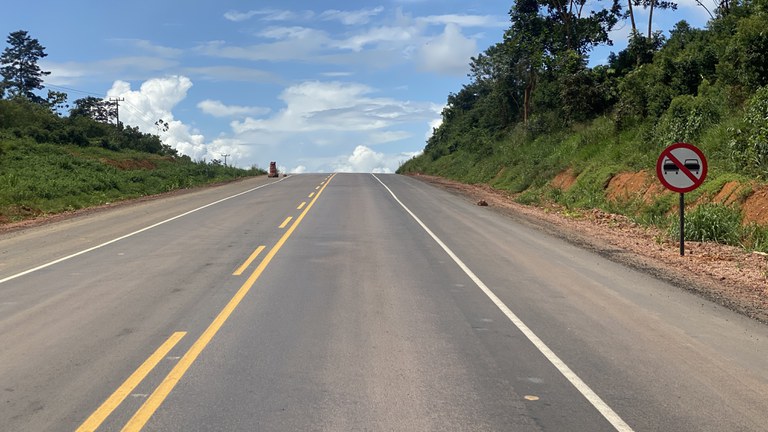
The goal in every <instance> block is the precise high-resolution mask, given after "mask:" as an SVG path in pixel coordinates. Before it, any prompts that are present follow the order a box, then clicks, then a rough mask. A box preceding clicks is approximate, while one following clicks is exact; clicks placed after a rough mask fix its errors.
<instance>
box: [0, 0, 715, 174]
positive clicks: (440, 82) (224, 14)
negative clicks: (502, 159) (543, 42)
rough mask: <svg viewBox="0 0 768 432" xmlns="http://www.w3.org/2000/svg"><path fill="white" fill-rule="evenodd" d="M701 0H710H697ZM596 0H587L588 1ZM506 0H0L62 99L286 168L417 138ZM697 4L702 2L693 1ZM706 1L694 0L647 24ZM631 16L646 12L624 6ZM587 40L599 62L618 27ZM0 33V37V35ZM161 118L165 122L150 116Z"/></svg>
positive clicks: (181, 145)
mask: <svg viewBox="0 0 768 432" xmlns="http://www.w3.org/2000/svg"><path fill="white" fill-rule="evenodd" d="M707 1H708V0H704V3H705V4H707V5H708V3H707ZM709 1H714V0H709ZM596 4H600V3H596ZM510 6H511V2H509V1H496V0H461V1H454V0H440V1H436V0H434V1H433V0H389V1H385V0H382V1H358V2H342V1H331V0H324V1H313V2H309V1H292V0H283V1H272V0H266V1H250V2H249V1H228V0H221V1H216V2H207V1H205V2H203V1H201V2H190V1H162V0H153V1H147V0H134V1H131V2H119V3H114V2H109V1H102V2H95V1H80V0H70V1H65V2H63V1H58V0H56V1H53V0H49V1H36V2H34V1H33V2H30V3H26V2H7V4H5V5H3V13H2V15H0V33H2V35H3V40H4V38H5V36H7V34H8V33H10V32H12V31H16V30H27V31H28V32H29V33H30V35H31V36H32V37H34V38H36V39H38V40H39V41H40V43H41V44H42V45H43V46H45V47H46V52H47V53H48V57H46V58H45V59H44V60H43V61H41V66H42V68H43V69H44V70H48V71H51V72H52V74H51V75H50V76H48V77H47V78H46V83H47V84H49V85H50V86H51V87H50V88H52V89H54V90H59V91H61V90H62V89H66V91H67V92H68V93H69V95H70V101H72V100H75V99H78V98H81V97H85V96H97V97H122V98H125V102H123V103H122V104H121V106H120V119H121V121H123V122H124V123H126V124H130V125H133V126H138V127H139V128H140V129H141V130H143V131H144V132H150V133H157V134H159V135H160V136H161V138H162V139H163V140H164V142H166V143H167V144H170V145H172V146H174V147H175V148H177V149H178V150H179V151H180V152H182V153H184V154H187V155H189V156H191V157H192V158H194V159H206V160H211V159H214V158H216V159H221V160H223V159H224V157H223V156H222V155H224V154H227V155H229V156H228V157H227V159H228V160H227V162H228V163H230V164H234V165H236V166H240V167H243V168H247V167H250V166H253V165H258V166H260V167H266V166H268V164H269V161H272V160H274V161H277V162H278V165H279V166H281V167H282V168H283V169H284V170H287V171H292V172H330V171H356V172H391V171H394V170H395V169H396V168H397V166H398V165H399V163H400V162H402V161H405V160H407V159H408V158H410V157H411V156H413V155H414V154H416V153H417V152H419V151H421V150H422V149H423V148H424V144H425V140H426V138H427V136H428V134H430V133H431V130H432V127H433V126H436V125H438V124H439V120H440V111H441V110H442V108H443V106H444V104H445V101H446V98H447V96H448V94H449V93H450V92H457V91H458V90H460V89H461V86H462V85H463V84H465V83H467V82H468V78H467V76H466V74H467V72H468V66H467V65H468V63H469V60H470V57H472V56H474V55H477V53H479V52H482V51H483V50H485V49H486V48H487V47H488V46H490V45H492V44H494V43H496V42H498V41H500V40H501V37H502V34H503V32H504V30H505V29H506V28H507V27H508V15H507V12H508V10H509V8H510ZM708 6H709V5H708ZM707 18H708V15H707V14H706V12H705V11H704V9H702V8H701V7H698V6H696V4H695V2H694V0H685V1H684V2H680V7H679V9H678V10H677V11H657V12H656V13H655V17H654V20H655V26H654V27H655V28H656V29H660V30H668V29H669V28H670V27H671V26H672V25H673V24H674V23H675V22H677V21H680V20H682V19H685V20H687V21H688V22H689V23H691V24H692V25H694V26H696V27H702V26H704V24H705V23H706V19H707ZM638 21H639V23H638V26H639V27H640V28H643V29H644V28H646V27H647V15H646V14H645V12H644V11H640V12H639V13H638ZM628 27H629V25H628V24H626V25H620V28H618V29H617V30H616V31H615V32H614V34H613V39H614V41H615V45H614V47H608V48H601V49H598V50H596V51H595V52H593V53H592V57H591V62H592V63H593V64H597V63H603V62H605V61H606V59H607V57H608V53H609V52H610V51H618V50H620V49H621V48H623V47H624V46H625V45H626V43H625V40H626V37H627V34H628V33H629V31H628ZM4 46H5V45H4V44H3V47H4ZM161 118H162V119H163V120H165V121H168V122H169V124H170V127H169V129H168V130H167V131H160V130H158V129H157V127H156V126H155V125H154V123H155V121H157V120H158V119H161Z"/></svg>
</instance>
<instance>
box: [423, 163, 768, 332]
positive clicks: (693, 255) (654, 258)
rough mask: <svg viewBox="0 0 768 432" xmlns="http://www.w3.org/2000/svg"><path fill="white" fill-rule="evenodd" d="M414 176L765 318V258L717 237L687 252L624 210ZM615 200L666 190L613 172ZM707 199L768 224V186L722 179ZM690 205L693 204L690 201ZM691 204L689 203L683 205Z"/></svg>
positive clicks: (640, 176)
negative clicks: (539, 200) (519, 197)
mask: <svg viewBox="0 0 768 432" xmlns="http://www.w3.org/2000/svg"><path fill="white" fill-rule="evenodd" d="M413 177H414V178H416V179H419V180H422V181H425V182H427V183H430V184H433V185H436V186H439V187H441V188H443V189H446V190H448V191H451V192H454V193H456V194H458V195H460V196H462V197H465V198H466V199H469V200H471V201H473V202H476V203H479V202H481V201H485V202H486V203H488V205H489V206H490V207H492V208H494V209H496V210H498V211H501V212H503V213H504V214H506V215H508V216H510V217H512V218H514V219H516V220H518V221H521V222H523V223H526V224H528V225H532V226H535V227H537V228H539V229H542V230H545V231H547V232H549V233H551V234H554V235H557V236H559V237H562V238H564V239H566V240H568V241H570V242H572V243H575V244H578V245H579V246H581V247H584V248H587V249H590V250H593V251H595V252H597V253H599V254H601V255H603V256H606V257H607V258H609V259H611V260H613V261H617V262H621V263H624V264H627V265H630V266H632V267H635V268H638V269H641V270H642V271H645V272H648V273H651V274H653V275H655V276H657V277H659V278H661V279H664V280H667V281H669V282H671V283H672V284H674V285H676V286H679V287H681V288H684V289H686V290H689V291H692V292H695V293H697V294H699V295H701V296H703V297H705V298H707V299H709V300H712V301H714V302H716V303H718V304H721V305H723V306H726V307H728V308H730V309H733V310H735V311H737V312H740V313H742V314H744V315H747V316H749V317H751V318H754V319H756V320H759V321H761V322H763V323H768V256H766V255H765V254H762V253H755V252H749V251H746V250H744V249H742V248H739V247H734V246H727V245H722V244H717V243H713V242H693V241H686V242H685V253H686V254H685V256H683V257H681V256H680V251H679V244H677V243H676V242H674V241H673V240H671V237H670V236H669V234H668V233H666V232H664V231H662V230H661V229H659V228H656V227H649V226H641V225H639V224H637V223H635V222H633V221H632V220H631V219H629V218H628V217H626V216H622V215H617V214H611V213H607V212H604V211H601V210H584V211H574V210H570V209H566V208H564V207H563V206H560V205H556V204H552V203H548V204H542V205H541V206H530V205H523V204H520V203H518V202H516V201H515V196H513V195H512V194H509V193H507V192H504V191H500V190H497V189H493V188H491V187H490V186H488V185H485V184H474V185H469V184H464V183H459V182H456V181H453V180H448V179H445V178H441V177H435V176H429V175H422V174H416V175H413ZM575 182H576V176H575V175H574V173H573V172H572V171H570V170H567V171H564V172H562V173H560V174H559V175H558V176H557V177H555V178H554V179H553V180H552V182H551V186H552V187H553V188H557V189H560V190H567V189H568V188H570V187H571V186H572V185H573V184H575ZM605 191H606V197H607V198H608V199H610V200H612V201H614V202H619V203H621V202H629V201H631V200H636V199H644V200H648V202H651V201H652V199H653V198H654V197H657V196H659V194H666V193H670V194H671V193H672V192H670V191H667V190H665V189H664V188H663V186H661V185H660V184H659V182H658V180H656V178H655V176H652V175H651V174H649V173H648V172H647V171H641V172H638V173H623V174H618V175H615V176H613V177H612V178H611V180H610V181H609V182H608V184H607V185H606V189H605ZM709 201H710V202H717V203H724V204H728V205H730V204H739V205H740V207H741V208H742V212H743V214H744V220H745V223H751V222H754V223H759V224H768V187H763V188H757V189H754V188H753V186H752V185H744V184H741V183H737V182H728V183H725V184H724V185H723V186H722V187H721V188H720V190H719V191H718V192H717V193H716V194H715V196H714V197H710V199H709ZM691 205H692V206H695V205H696V202H693V203H691ZM686 207H687V206H686Z"/></svg>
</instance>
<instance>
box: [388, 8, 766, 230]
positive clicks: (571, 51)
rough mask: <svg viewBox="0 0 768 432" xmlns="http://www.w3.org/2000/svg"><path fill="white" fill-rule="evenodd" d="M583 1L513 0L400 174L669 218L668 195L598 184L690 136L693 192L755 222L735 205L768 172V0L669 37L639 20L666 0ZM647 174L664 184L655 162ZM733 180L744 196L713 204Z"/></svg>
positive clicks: (717, 211) (641, 166) (529, 199)
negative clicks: (604, 51) (605, 55)
mask: <svg viewBox="0 0 768 432" xmlns="http://www.w3.org/2000/svg"><path fill="white" fill-rule="evenodd" d="M599 3H605V2H598V4H599ZM585 5H587V3H586V1H585V0H572V1H570V2H565V3H563V2H560V1H558V0H517V1H515V2H514V5H513V6H512V8H511V9H510V11H509V16H510V26H509V28H508V29H507V30H506V31H505V32H504V33H503V36H502V39H501V41H500V42H498V43H496V44H495V45H493V46H490V47H489V48H487V49H486V50H485V51H483V52H482V53H479V54H478V55H477V56H476V57H474V58H472V61H471V64H470V70H471V73H470V75H469V78H470V80H469V83H468V84H466V85H464V86H463V88H461V89H460V90H459V91H458V92H456V93H451V94H450V95H449V96H448V98H447V104H446V106H445V108H444V109H443V111H442V124H441V125H440V126H439V127H438V128H436V129H435V130H434V133H433V134H432V136H431V137H430V138H429V139H428V141H427V143H426V147H425V148H424V151H423V153H422V154H421V155H419V156H417V157H415V158H413V159H411V160H409V161H407V162H406V163H404V164H403V165H402V166H401V167H400V169H399V170H398V172H400V173H427V174H435V175H440V176H444V177H449V178H452V179H455V180H460V181H463V182H468V183H488V184H490V185H491V186H493V187H495V188H497V189H502V190H505V191H509V192H511V193H513V194H514V196H515V197H516V199H517V200H518V201H520V202H523V203H533V204H536V203H541V202H543V201H547V202H555V203H557V204H559V205H563V206H565V207H567V208H601V209H605V210H609V211H612V212H617V213H623V214H627V215H629V216H631V217H633V218H635V219H637V220H639V221H641V222H643V223H650V224H656V225H659V224H661V225H665V224H669V223H670V221H669V217H670V213H672V212H673V210H674V209H676V205H677V200H676V197H675V196H674V195H673V194H666V193H665V194H656V195H655V196H654V197H653V198H652V199H648V197H647V196H646V197H645V198H642V197H640V196H638V197H633V196H628V197H624V199H622V200H618V201H617V200H615V199H613V200H612V199H609V198H608V197H607V196H606V188H607V186H608V184H609V183H610V181H611V179H612V178H613V177H614V176H616V175H617V174H620V173H625V172H630V173H637V172H646V173H650V172H652V171H653V170H654V168H655V164H656V159H657V157H658V155H659V154H660V152H661V151H662V150H663V149H664V148H665V147H667V146H669V145H671V144H673V143H675V142H689V143H692V144H695V145H697V146H699V147H700V148H701V149H702V150H703V151H704V153H705V154H706V155H707V158H708V160H709V166H710V172H709V176H708V180H707V181H706V182H705V183H704V185H703V186H702V187H701V188H700V189H699V190H697V191H695V192H694V193H691V194H690V195H691V197H690V200H689V202H692V203H694V202H695V203H706V205H701V206H699V207H701V210H700V211H702V212H704V211H706V212H708V214H712V215H715V216H716V217H718V218H720V219H723V217H724V216H723V215H727V216H728V217H729V218H730V219H733V220H736V221H737V222H736V224H737V225H738V224H739V223H742V222H743V223H742V225H743V224H746V223H747V222H749V221H744V220H743V219H742V215H741V210H742V209H741V207H740V205H741V204H743V202H744V201H745V200H746V199H747V198H748V197H749V195H750V194H752V193H754V192H755V191H756V190H758V189H759V188H761V187H762V186H763V185H764V184H765V180H766V178H767V177H768V31H766V30H765V29H766V27H765V23H766V22H768V1H766V0H747V1H724V2H722V3H720V4H718V5H716V6H717V7H712V8H708V9H707V12H709V13H710V16H711V19H710V20H709V22H708V23H707V25H706V27H705V28H702V29H698V28H693V27H691V26H690V25H689V24H688V23H687V22H685V21H680V22H678V23H677V24H676V25H675V26H674V28H672V29H671V30H670V31H669V35H668V36H665V35H664V34H663V33H662V32H651V31H650V29H651V28H652V26H651V23H650V22H649V23H647V24H648V27H647V30H646V31H643V30H642V29H641V25H642V24H644V23H639V22H637V20H636V19H635V12H637V11H638V10H640V9H641V8H646V9H649V12H650V14H649V16H650V17H651V19H652V17H653V16H654V14H653V8H654V7H655V9H656V16H657V17H658V16H659V14H662V13H670V12H671V10H672V9H674V8H676V7H677V5H676V4H675V3H673V2H654V1H653V0H651V1H642V0H629V1H628V2H627V3H623V2H618V1H614V2H613V3H611V4H610V5H608V7H605V8H603V9H596V10H592V11H590V12H586V10H585ZM699 5H701V6H702V7H706V6H705V5H704V4H703V3H701V2H699ZM627 22H629V23H630V25H631V29H632V30H631V32H630V36H629V40H628V43H627V48H626V49H623V50H621V51H619V52H618V53H612V54H611V55H610V57H609V59H608V63H607V64H605V65H596V66H592V67H590V66H589V54H590V52H591V50H592V49H593V48H594V47H596V46H599V45H604V44H608V45H610V44H612V42H613V41H611V40H610V39H609V35H610V32H611V30H613V29H614V28H616V26H617V25H620V24H621V25H625V24H626V23H627ZM642 26H643V27H644V25H642ZM563 172H568V173H570V174H571V175H572V176H573V177H574V178H575V184H574V185H573V186H572V187H569V188H568V189H567V190H564V189H562V188H557V187H553V186H552V180H553V178H555V177H556V176H557V175H558V174H560V173H563ZM647 177H653V178H652V179H649V182H651V181H652V182H656V183H658V181H657V180H655V172H653V174H652V175H649V176H647ZM729 182H737V183H738V184H739V190H740V192H739V194H740V196H739V197H738V199H736V200H735V202H729V203H728V205H725V204H723V203H717V202H709V201H711V198H712V197H714V196H715V195H716V194H717V193H718V192H719V191H720V190H721V189H722V187H723V186H724V185H725V184H726V183H729ZM692 214H694V215H695V212H692ZM715 216H713V217H715ZM758 222H761V223H762V222H763V221H758ZM711 223H712V224H714V225H719V224H721V222H719V221H713V222H711ZM752 232H754V230H752ZM686 235H687V234H686ZM707 237H708V236H707V235H704V236H703V239H707ZM709 237H712V236H709ZM714 237H715V239H717V235H714ZM731 237H732V240H730V241H729V243H742V244H743V243H745V242H746V243H749V241H747V240H749V239H747V240H745V239H744V236H742V235H737V236H731ZM750 241H751V240H750ZM752 243H754V242H752Z"/></svg>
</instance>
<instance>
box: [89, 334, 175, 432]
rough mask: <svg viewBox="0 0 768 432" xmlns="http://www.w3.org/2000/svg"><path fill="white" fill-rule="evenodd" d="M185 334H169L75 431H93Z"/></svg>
mask: <svg viewBox="0 0 768 432" xmlns="http://www.w3.org/2000/svg"><path fill="white" fill-rule="evenodd" d="M185 334H187V333H186V332H176V333H174V334H172V335H171V337H169V338H168V340H166V341H165V342H164V343H163V344H162V345H160V347H159V348H158V349H157V350H156V351H155V352H154V353H153V354H152V355H151V356H149V358H148V359H147V360H145V361H144V363H143V364H142V365H141V366H139V368H138V369H136V371H135V372H134V373H132V374H131V376H129V377H128V379H127V380H125V382H124V383H123V384H122V385H121V386H120V387H118V388H117V390H115V392H114V393H112V395H111V396H110V397H108V398H107V400H105V401H104V403H103V404H101V406H100V407H99V408H98V409H96V411H94V412H93V414H91V416H90V417H88V418H87V419H86V420H85V421H84V422H83V424H82V425H80V427H79V428H77V431H76V432H85V431H89V432H90V431H94V430H96V428H98V427H99V426H100V425H101V423H103V422H104V420H105V419H106V418H107V417H108V416H109V415H110V414H111V413H112V411H114V410H115V408H117V407H118V405H120V404H121V403H122V402H123V400H125V398H126V397H127V396H128V395H129V394H131V392H132V391H133V389H135V388H136V386H138V385H139V383H141V382H142V381H143V380H144V378H146V377H147V375H148V374H149V372H150V371H152V369H154V368H155V366H157V364H158V363H160V360H162V359H163V358H164V357H165V356H166V355H168V353H169V352H170V351H171V349H173V347H174V346H176V344H177V343H178V342H179V341H180V340H181V338H183V337H184V335H185Z"/></svg>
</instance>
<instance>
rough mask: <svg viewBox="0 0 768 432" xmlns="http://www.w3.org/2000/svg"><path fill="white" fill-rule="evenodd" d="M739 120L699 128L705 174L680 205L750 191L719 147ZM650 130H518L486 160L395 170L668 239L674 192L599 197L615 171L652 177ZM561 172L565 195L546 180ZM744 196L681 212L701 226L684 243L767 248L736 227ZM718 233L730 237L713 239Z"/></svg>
mask: <svg viewBox="0 0 768 432" xmlns="http://www.w3.org/2000/svg"><path fill="white" fill-rule="evenodd" d="M742 115H743V113H742V112H734V113H731V114H728V115H725V116H723V118H722V119H721V120H720V121H719V122H717V123H715V124H711V125H709V126H708V127H707V128H705V129H704V130H703V131H702V133H701V136H700V138H699V139H698V140H696V141H695V142H693V144H695V145H697V146H698V147H699V148H701V149H702V150H703V151H704V153H705V155H706V156H707V159H708V162H709V173H708V176H707V180H706V181H705V183H704V184H703V185H702V187H700V188H699V189H697V190H695V191H693V192H690V193H688V194H686V201H687V202H688V203H697V204H702V203H707V202H709V201H710V200H711V199H712V198H713V197H714V196H715V195H716V194H717V192H719V191H720V189H721V188H722V186H723V185H724V184H725V183H727V182H729V181H738V182H741V183H744V184H749V185H751V187H755V186H757V185H758V183H757V179H756V178H754V177H751V176H747V175H745V174H743V170H742V169H740V167H738V166H736V164H735V163H734V162H733V161H732V160H731V158H730V157H729V154H728V150H727V146H726V145H725V144H726V143H727V142H728V140H729V136H730V132H729V128H731V130H732V128H733V127H734V125H736V124H737V123H738V121H739V120H740V119H741V117H742ZM653 130H654V125H653V124H639V125H635V126H634V127H631V128H628V129H626V130H623V131H621V132H619V131H617V130H616V128H615V127H614V123H613V121H612V120H610V119H608V118H599V119H596V120H594V121H592V122H589V123H587V124H582V125H577V126H575V127H573V128H571V130H569V131H565V132H558V133H551V134H542V135H539V136H537V137H532V136H530V135H529V134H528V133H527V132H526V131H525V129H524V128H522V127H518V128H517V129H516V130H514V131H512V132H511V133H509V135H507V136H505V137H503V138H501V139H499V140H498V141H496V142H494V144H493V151H492V152H491V153H490V154H489V155H486V156H477V155H475V154H471V153H468V152H465V151H463V150H458V151H456V152H454V153H451V154H449V155H447V156H443V157H440V158H438V159H436V160H432V158H431V157H430V156H429V155H428V154H424V155H421V156H419V157H416V158H414V159H411V160H409V161H408V162H406V163H405V164H403V166H402V167H401V168H400V170H399V171H398V172H401V173H416V172H421V173H426V174H433V175H439V176H443V177H447V178H451V179H454V180H458V181H461V182H465V183H487V184H489V185H491V186H493V187H494V188H497V189H501V190H506V191H510V192H512V193H515V194H517V195H516V196H517V200H518V201H519V202H522V203H525V204H534V205H536V204H542V203H545V202H556V203H558V204H561V205H564V206H565V207H567V208H569V209H590V208H600V209H603V210H607V211H610V212H615V213H621V214H625V215H628V216H630V217H632V218H634V219H635V220H637V221H638V222H641V223H646V224H654V225H657V226H662V227H664V228H667V229H669V232H670V235H675V213H676V211H677V196H676V195H675V194H661V195H658V196H657V197H656V198H655V199H654V200H653V201H652V202H650V203H648V202H643V201H641V200H640V199H635V200H629V201H624V202H614V201H611V200H609V199H608V198H607V197H606V186H607V185H608V182H609V181H610V180H611V178H612V177H613V176H614V175H616V174H618V173H621V172H638V171H641V170H647V171H649V172H651V173H652V175H654V176H655V166H656V160H657V158H658V156H659V154H660V153H661V150H662V149H663V148H664V147H665V146H664V145H662V144H654V141H655V140H654V138H653V135H654V134H653ZM568 168H570V169H572V170H573V172H574V174H576V175H577V181H576V183H575V184H574V185H573V186H572V187H570V188H569V189H568V190H567V191H562V190H560V189H557V188H554V187H552V186H551V181H552V179H553V178H554V177H555V176H556V175H557V174H558V173H560V172H562V171H564V170H566V169H568ZM751 190H752V189H751V188H748V189H747V191H751ZM747 195H748V194H747V193H744V194H743V195H742V197H741V198H742V199H741V200H740V201H737V203H736V206H735V207H733V208H727V209H725V210H723V209H715V211H714V212H713V211H711V210H712V209H711V207H707V206H701V209H700V210H699V211H696V210H693V211H690V209H689V213H688V215H689V216H691V217H692V219H691V223H693V224H695V223H697V222H696V221H697V220H700V223H701V224H703V225H707V226H705V227H697V226H695V225H688V226H689V228H690V233H689V232H687V235H686V237H688V238H690V239H692V240H700V239H703V240H715V238H708V237H720V238H719V239H720V240H722V238H723V237H727V238H729V239H731V240H728V241H725V243H731V244H741V245H744V246H747V247H750V248H754V249H760V250H765V249H768V245H766V243H767V242H766V240H765V237H766V234H765V231H766V230H765V229H764V228H762V227H757V226H754V225H751V226H746V227H742V226H741V224H740V220H741V219H740V214H739V213H740V205H741V204H742V203H743V201H744V199H745V198H746V197H747ZM734 213H736V214H737V217H736V221H737V223H736V224H730V226H727V227H725V226H723V224H724V223H725V222H723V221H722V219H723V216H724V215H728V216H729V217H730V216H732V215H733V214H734ZM695 218H698V219H695ZM702 218H703V219H702ZM712 218H716V219H719V220H712ZM731 219H733V217H731ZM695 230H698V231H699V232H701V231H702V230H704V231H705V232H704V234H703V235H701V236H700V238H692V235H693V234H692V233H693V232H695ZM723 230H726V231H728V230H730V231H732V232H729V233H725V234H723V233H720V231H723ZM710 231H714V232H716V234H712V233H710ZM734 231H735V232H734Z"/></svg>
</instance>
